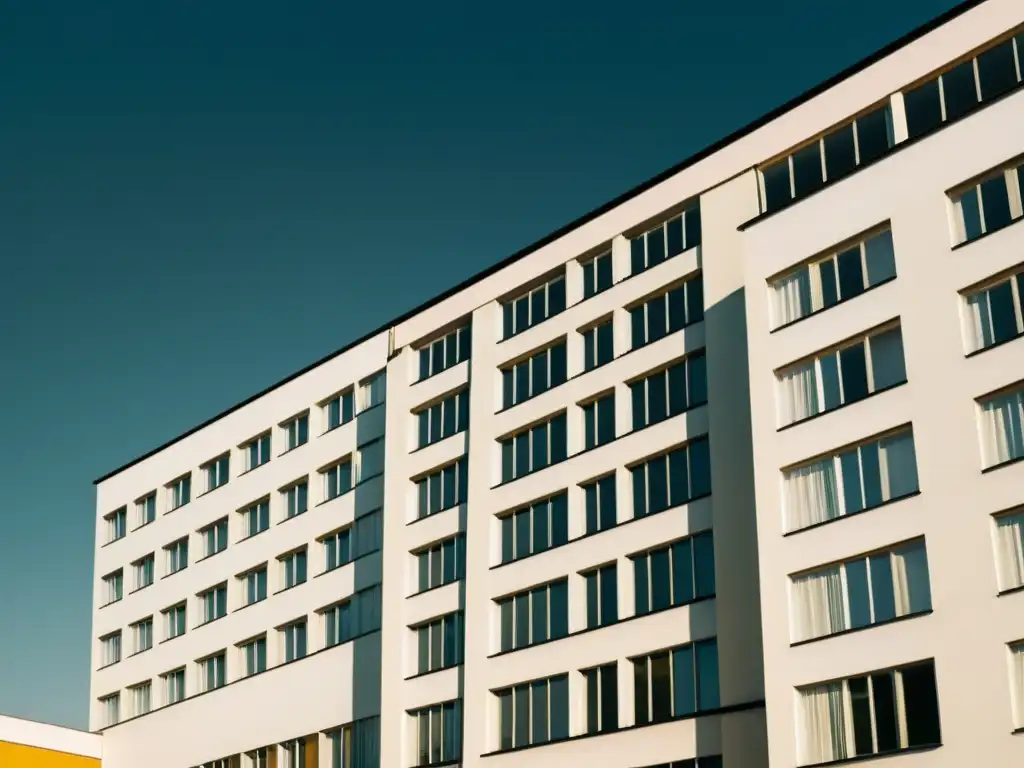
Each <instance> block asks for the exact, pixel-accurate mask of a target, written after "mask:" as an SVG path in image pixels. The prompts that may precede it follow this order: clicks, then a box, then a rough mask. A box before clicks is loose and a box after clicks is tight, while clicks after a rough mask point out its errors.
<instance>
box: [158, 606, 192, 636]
mask: <svg viewBox="0 0 1024 768" xmlns="http://www.w3.org/2000/svg"><path fill="white" fill-rule="evenodd" d="M186 609H187V606H186V604H185V602H184V601H182V602H180V603H177V604H176V605H172V606H170V607H168V608H164V609H163V610H162V611H161V612H160V613H161V615H162V616H163V617H164V619H163V623H164V639H165V640H170V639H172V638H175V637H181V636H182V635H184V634H185V633H186V632H187V631H188V615H187V613H186ZM179 617H180V618H179Z"/></svg>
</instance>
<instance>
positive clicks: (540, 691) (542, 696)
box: [524, 680, 548, 744]
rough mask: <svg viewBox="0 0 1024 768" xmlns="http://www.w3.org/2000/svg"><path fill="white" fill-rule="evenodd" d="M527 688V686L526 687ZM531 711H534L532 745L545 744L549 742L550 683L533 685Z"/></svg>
mask: <svg viewBox="0 0 1024 768" xmlns="http://www.w3.org/2000/svg"><path fill="white" fill-rule="evenodd" d="M524 687H526V686H524ZM529 688H530V691H531V693H532V696H531V698H532V702H531V707H530V708H531V709H532V710H533V712H532V714H533V738H532V739H531V740H530V743H531V744H543V743H544V742H545V741H547V740H548V681H547V680H537V681H536V682H534V683H531V684H530V686H529Z"/></svg>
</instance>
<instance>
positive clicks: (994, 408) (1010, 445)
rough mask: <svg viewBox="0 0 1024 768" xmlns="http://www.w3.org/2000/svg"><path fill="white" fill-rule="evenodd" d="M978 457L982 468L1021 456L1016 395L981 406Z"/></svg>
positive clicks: (1023, 444) (1023, 452) (1023, 451)
mask: <svg viewBox="0 0 1024 768" xmlns="http://www.w3.org/2000/svg"><path fill="white" fill-rule="evenodd" d="M981 435H982V454H983V460H984V464H985V466H986V467H992V466H995V465H996V464H1001V463H1003V462H1004V461H1009V460H1010V459H1015V458H1017V457H1019V456H1024V436H1022V434H1021V416H1020V393H1019V392H1013V393H1011V394H1009V395H1002V396H1000V397H997V398H994V399H993V400H989V401H988V402H986V403H983V404H982V406H981Z"/></svg>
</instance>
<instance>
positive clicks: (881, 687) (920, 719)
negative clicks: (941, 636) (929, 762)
mask: <svg viewBox="0 0 1024 768" xmlns="http://www.w3.org/2000/svg"><path fill="white" fill-rule="evenodd" d="M940 743H941V738H940V733H939V701H938V696H937V695H936V688H935V667H934V663H933V662H932V661H926V662H923V663H920V664H913V665H909V666H905V667H898V668H896V669H890V670H885V671H880V672H872V673H869V674H866V675H859V676H856V677H850V678H847V679H845V680H837V681H835V682H832V683H826V684H824V685H816V686H812V687H809V688H805V689H803V690H801V691H799V699H798V703H797V763H798V764H799V765H816V764H818V763H826V762H832V761H837V760H846V759H849V758H854V757H862V756H866V755H875V754H882V753H885V752H894V751H896V750H900V749H910V748H913V747H928V746H938V745H939V744H940Z"/></svg>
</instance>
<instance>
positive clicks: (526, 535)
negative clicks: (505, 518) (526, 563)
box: [515, 509, 530, 558]
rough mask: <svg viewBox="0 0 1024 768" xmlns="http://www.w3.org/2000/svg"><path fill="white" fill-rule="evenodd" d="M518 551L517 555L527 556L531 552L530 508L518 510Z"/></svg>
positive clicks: (516, 516)
mask: <svg viewBox="0 0 1024 768" xmlns="http://www.w3.org/2000/svg"><path fill="white" fill-rule="evenodd" d="M515 521H516V552H515V557H516V558H520V557H525V556H526V555H528V554H530V510H528V509H524V510H520V511H519V512H516V514H515Z"/></svg>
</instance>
